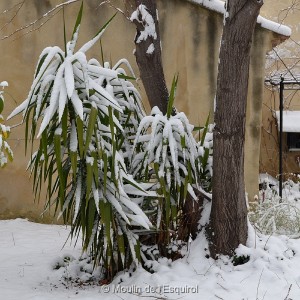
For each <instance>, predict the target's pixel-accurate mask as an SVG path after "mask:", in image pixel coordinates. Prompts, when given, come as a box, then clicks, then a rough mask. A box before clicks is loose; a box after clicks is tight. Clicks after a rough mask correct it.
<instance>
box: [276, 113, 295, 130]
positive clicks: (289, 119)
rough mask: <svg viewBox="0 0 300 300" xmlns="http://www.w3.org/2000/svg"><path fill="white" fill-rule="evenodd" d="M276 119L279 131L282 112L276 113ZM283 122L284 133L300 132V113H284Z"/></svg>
mask: <svg viewBox="0 0 300 300" xmlns="http://www.w3.org/2000/svg"><path fill="white" fill-rule="evenodd" d="M275 114H276V118H277V121H278V130H279V128H280V127H279V126H280V121H279V120H280V112H279V111H276V113H275ZM282 119H283V122H282V131H283V132H300V123H299V120H300V111H290V110H289V111H287V110H286V111H283V117H282Z"/></svg>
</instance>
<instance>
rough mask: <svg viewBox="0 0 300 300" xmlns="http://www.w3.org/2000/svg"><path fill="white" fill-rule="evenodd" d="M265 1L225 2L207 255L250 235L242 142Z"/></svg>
mask: <svg viewBox="0 0 300 300" xmlns="http://www.w3.org/2000/svg"><path fill="white" fill-rule="evenodd" d="M262 5H263V0H228V2H227V9H226V10H227V15H226V16H227V17H226V19H225V25H224V29H223V35H222V41H221V48H220V56H219V58H220V63H219V70H218V80H217V93H216V111H215V116H214V120H215V129H214V141H213V143H214V153H213V185H212V193H213V197H212V210H211V218H210V224H209V227H208V235H209V239H210V253H211V256H212V257H214V258H216V257H217V255H218V254H225V255H230V256H232V255H233V254H234V250H235V249H236V248H237V247H238V246H239V244H245V243H246V241H247V236H248V226H247V207H246V199H245V184H244V143H245V120H246V106H247V92H248V79H249V63H250V49H251V43H252V35H253V32H254V28H255V25H256V20H257V16H258V14H259V10H260V8H261V6H262Z"/></svg>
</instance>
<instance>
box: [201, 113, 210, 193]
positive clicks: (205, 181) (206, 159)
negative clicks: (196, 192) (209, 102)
mask: <svg viewBox="0 0 300 300" xmlns="http://www.w3.org/2000/svg"><path fill="white" fill-rule="evenodd" d="M209 117H210V116H208V117H207V120H206V123H205V126H204V127H203V128H200V129H199V142H198V151H199V159H200V166H201V167H200V185H201V187H202V188H203V189H204V190H205V191H206V192H209V193H211V184H212V158H213V132H212V131H213V125H212V124H209Z"/></svg>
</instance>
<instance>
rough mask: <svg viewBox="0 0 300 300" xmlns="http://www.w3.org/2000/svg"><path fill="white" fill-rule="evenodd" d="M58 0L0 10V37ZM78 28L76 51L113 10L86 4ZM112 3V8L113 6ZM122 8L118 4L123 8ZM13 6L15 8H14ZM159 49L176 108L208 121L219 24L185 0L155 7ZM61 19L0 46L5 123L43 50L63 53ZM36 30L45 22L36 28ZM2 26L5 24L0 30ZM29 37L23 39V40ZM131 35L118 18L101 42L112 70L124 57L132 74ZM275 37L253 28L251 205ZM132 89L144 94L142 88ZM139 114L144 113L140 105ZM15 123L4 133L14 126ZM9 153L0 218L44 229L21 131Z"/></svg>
mask: <svg viewBox="0 0 300 300" xmlns="http://www.w3.org/2000/svg"><path fill="white" fill-rule="evenodd" d="M60 2H61V1H58V0H43V1H40V0H28V1H25V3H24V5H23V7H21V9H20V11H19V12H18V14H15V13H16V8H17V7H18V5H17V3H18V0H13V1H12V0H2V1H1V2H0V11H5V10H8V9H10V8H11V9H10V10H9V11H7V12H6V13H2V14H1V17H0V37H4V36H5V35H9V34H11V33H13V32H15V31H16V30H18V29H19V28H21V27H22V26H26V25H27V24H29V23H30V22H32V21H34V20H36V19H37V18H39V17H40V16H41V15H43V14H44V13H45V12H47V11H49V9H51V8H53V7H54V6H55V5H57V4H58V3H60ZM84 2H85V8H84V16H83V22H82V25H81V29H80V39H79V42H78V44H79V45H80V44H82V43H84V42H85V41H87V40H88V39H90V38H92V37H93V36H94V34H95V33H96V32H97V31H98V29H99V28H100V27H101V26H102V25H103V24H104V23H105V22H106V21H107V20H108V19H109V18H110V17H111V16H112V15H113V14H114V12H115V10H114V9H113V8H110V7H107V6H105V5H103V6H101V7H99V6H98V3H99V2H98V1H95V0H85V1H84ZM117 2H118V1H117ZM122 3H123V1H121V0H120V1H119V4H120V5H122ZM14 5H17V6H14ZM158 8H159V16H160V27H161V36H162V47H163V62H164V66H165V72H166V79H167V83H168V85H169V86H170V85H171V82H172V78H173V76H174V74H176V73H179V86H178V92H177V97H176V103H175V104H176V106H177V108H178V109H179V110H180V111H184V112H185V113H186V114H187V115H188V117H189V118H190V121H191V122H192V123H193V124H195V125H203V124H204V123H205V120H206V118H207V116H208V114H209V113H210V114H211V118H212V116H213V103H214V95H215V87H216V74H217V65H218V51H219V43H220V37H221V33H222V25H223V16H221V15H219V14H217V13H215V12H212V11H209V10H207V9H203V8H201V7H200V6H199V5H197V4H192V3H190V2H188V1H184V0H168V1H166V0H161V1H158ZM78 9H79V5H72V6H70V7H67V8H66V9H65V19H66V27H67V36H68V37H70V36H71V32H72V30H73V26H74V22H75V17H76V15H77V12H78ZM62 20H63V19H62V13H61V12H60V13H58V14H56V15H54V16H53V17H52V18H51V19H50V20H49V21H47V22H46V23H45V24H44V25H43V26H40V25H41V23H40V22H38V23H37V24H36V25H35V26H34V27H33V28H28V29H26V30H22V31H20V32H17V33H15V34H13V35H12V36H11V37H9V38H6V39H4V40H1V41H0V53H1V56H0V81H2V80H6V81H8V82H9V87H8V88H7V89H6V94H5V95H6V106H5V110H4V116H7V115H8V114H9V113H10V112H11V111H12V110H13V109H14V108H15V107H16V106H17V105H18V104H20V103H21V102H22V101H23V100H24V99H25V98H26V96H27V94H28V91H29V89H30V85H31V82H32V79H33V74H34V70H35V65H36V62H37V60H38V57H39V55H40V53H41V51H42V50H43V49H44V48H45V47H46V46H49V45H58V46H60V47H61V48H63V22H62ZM41 22H44V20H42V21H41ZM7 23H8V24H7ZM28 31H30V32H29V33H27V32H28ZM134 36H135V28H134V26H133V25H132V24H130V23H129V21H128V20H127V19H126V18H124V16H123V15H122V14H118V15H117V17H116V19H115V20H114V21H113V23H112V24H111V26H110V27H109V28H108V30H107V32H106V33H105V34H104V36H103V40H102V42H103V48H104V53H105V59H106V60H109V61H112V62H113V63H115V62H117V60H118V59H120V58H122V57H126V58H127V59H128V60H129V61H130V63H131V64H132V66H133V67H134V70H135V72H136V74H138V70H137V67H136V64H135V59H134V56H133V54H132V53H133V50H134V43H133V40H134ZM274 39H276V35H274V34H273V33H272V32H270V31H268V30H264V29H262V28H260V27H258V28H257V30H256V34H255V37H254V48H253V50H252V60H251V66H250V73H251V74H250V76H251V79H250V83H249V102H248V110H247V130H246V135H247V136H246V157H245V173H246V188H247V191H248V193H249V196H250V198H252V197H253V196H254V195H255V193H256V192H257V174H258V169H259V159H258V157H259V156H258V152H259V146H260V124H261V106H262V101H263V74H264V61H265V53H266V52H267V51H268V50H270V49H271V44H272V40H274ZM88 55H89V57H92V56H96V57H98V58H99V59H100V47H99V45H98V46H96V47H95V48H94V49H93V50H92V51H90V53H89V54H88ZM138 84H139V88H140V90H141V93H142V94H143V95H144V93H143V89H142V84H141V82H140V81H139V82H138ZM146 108H148V107H147V105H146ZM20 120H21V118H14V119H13V120H11V121H9V122H8V124H9V125H14V124H17V123H18V122H20ZM9 143H10V145H11V147H12V149H13V151H14V153H15V159H14V162H13V163H12V164H10V165H8V166H7V168H6V169H3V170H0V183H1V184H0V218H15V217H28V218H30V219H32V220H35V221H42V222H49V221H50V222H51V220H52V217H51V215H49V213H46V214H45V216H44V218H41V216H40V213H41V212H42V211H43V204H44V201H45V199H44V197H43V195H44V193H42V197H41V203H40V204H39V205H34V204H33V194H32V191H31V182H30V180H29V178H28V177H29V174H28V172H26V171H25V169H26V166H27V162H28V159H29V154H30V153H28V155H27V156H24V127H23V126H18V127H16V128H14V129H13V130H12V134H11V137H10V141H9Z"/></svg>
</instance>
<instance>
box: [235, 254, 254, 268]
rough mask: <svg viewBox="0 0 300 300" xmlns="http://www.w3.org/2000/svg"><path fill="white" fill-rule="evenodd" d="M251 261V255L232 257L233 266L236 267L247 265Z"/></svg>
mask: <svg viewBox="0 0 300 300" xmlns="http://www.w3.org/2000/svg"><path fill="white" fill-rule="evenodd" d="M249 260H250V256H249V255H241V256H238V255H234V256H233V257H232V264H233V265H234V266H239V265H244V264H246V263H247V262H248V261H249Z"/></svg>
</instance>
